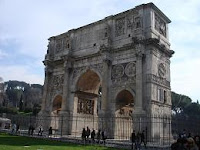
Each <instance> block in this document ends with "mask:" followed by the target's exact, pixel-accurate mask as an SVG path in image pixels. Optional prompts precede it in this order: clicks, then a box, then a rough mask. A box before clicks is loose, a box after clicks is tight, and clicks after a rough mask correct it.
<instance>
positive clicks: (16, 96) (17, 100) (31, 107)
mask: <svg viewBox="0 0 200 150" xmlns="http://www.w3.org/2000/svg"><path fill="white" fill-rule="evenodd" d="M4 86H5V87H6V91H5V93H6V95H7V98H8V105H7V107H15V108H18V109H19V111H24V112H33V111H34V114H36V113H37V112H38V109H39V108H40V107H35V106H38V105H39V106H40V104H41V98H42V85H40V84H28V83H26V82H21V81H8V82H5V83H4ZM35 109H36V110H35Z"/></svg>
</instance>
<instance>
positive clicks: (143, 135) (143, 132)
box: [140, 130, 147, 148]
mask: <svg viewBox="0 0 200 150" xmlns="http://www.w3.org/2000/svg"><path fill="white" fill-rule="evenodd" d="M142 143H144V147H145V148H147V147H146V140H145V131H144V130H143V131H142V133H141V143H140V144H142Z"/></svg>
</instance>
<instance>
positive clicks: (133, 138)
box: [131, 130, 136, 149]
mask: <svg viewBox="0 0 200 150" xmlns="http://www.w3.org/2000/svg"><path fill="white" fill-rule="evenodd" d="M135 140H136V135H135V130H133V132H132V133H131V149H133V145H134V147H136V143H135ZM134 149H135V148H134Z"/></svg>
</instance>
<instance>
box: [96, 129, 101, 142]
mask: <svg viewBox="0 0 200 150" xmlns="http://www.w3.org/2000/svg"><path fill="white" fill-rule="evenodd" d="M100 140H101V130H100V129H99V130H98V132H97V142H98V143H100Z"/></svg>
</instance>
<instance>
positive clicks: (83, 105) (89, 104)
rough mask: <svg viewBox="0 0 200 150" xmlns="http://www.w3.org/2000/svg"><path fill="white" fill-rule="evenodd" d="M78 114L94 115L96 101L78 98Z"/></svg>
mask: <svg viewBox="0 0 200 150" xmlns="http://www.w3.org/2000/svg"><path fill="white" fill-rule="evenodd" d="M77 113H82V114H90V115H93V114H94V100H88V99H82V98H78V106H77Z"/></svg>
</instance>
